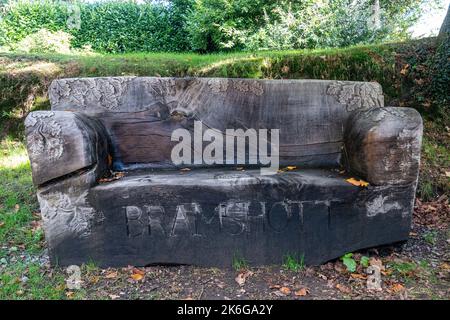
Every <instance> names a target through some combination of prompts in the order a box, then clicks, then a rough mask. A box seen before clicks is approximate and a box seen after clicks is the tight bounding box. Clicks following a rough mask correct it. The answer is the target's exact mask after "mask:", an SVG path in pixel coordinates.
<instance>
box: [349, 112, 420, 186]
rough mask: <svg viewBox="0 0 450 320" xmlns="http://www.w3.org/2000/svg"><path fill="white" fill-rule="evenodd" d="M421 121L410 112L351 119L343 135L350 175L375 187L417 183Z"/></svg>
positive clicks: (357, 115)
mask: <svg viewBox="0 0 450 320" xmlns="http://www.w3.org/2000/svg"><path fill="white" fill-rule="evenodd" d="M422 130H423V125H422V118H421V116H420V114H419V113H418V112H417V111H416V110H415V109H412V108H396V107H386V108H376V109H371V110H366V111H359V112H355V113H353V114H352V115H350V117H349V119H348V121H347V123H346V126H345V132H344V160H346V162H347V165H348V166H349V169H350V171H352V172H354V173H356V174H358V175H359V176H361V177H362V178H363V179H365V180H367V181H368V182H370V183H371V184H374V185H404V184H408V183H415V182H416V181H417V177H418V173H419V165H420V148H421V143H422Z"/></svg>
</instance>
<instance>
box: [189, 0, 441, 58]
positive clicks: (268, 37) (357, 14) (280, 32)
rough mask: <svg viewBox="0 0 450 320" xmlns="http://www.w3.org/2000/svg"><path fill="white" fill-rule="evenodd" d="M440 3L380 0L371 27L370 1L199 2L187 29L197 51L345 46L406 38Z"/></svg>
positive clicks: (243, 0)
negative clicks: (428, 10)
mask: <svg viewBox="0 0 450 320" xmlns="http://www.w3.org/2000/svg"><path fill="white" fill-rule="evenodd" d="M438 2H439V1H438V0H435V1H433V2H432V3H431V4H430V2H429V1H424V0H403V1H396V2H395V5H393V4H392V3H391V2H389V1H381V8H380V10H379V15H378V16H379V19H378V20H379V21H380V24H379V26H376V27H373V25H374V24H373V23H372V24H371V23H370V21H372V20H371V17H372V14H373V13H372V3H373V1H372V0H361V1H352V0H304V1H288V0H282V1H270V0H256V1H255V0H197V1H196V2H195V5H194V7H193V9H192V10H191V11H190V14H189V15H188V17H187V31H188V33H189V39H190V44H191V48H192V49H193V50H194V51H201V52H208V51H217V50H229V49H233V50H236V49H237V50H239V49H247V50H261V49H269V50H270V49H277V50H279V49H283V50H284V49H303V48H321V47H344V46H349V45H355V44H361V43H373V42H380V41H383V40H400V39H406V38H408V31H407V30H408V28H409V27H410V26H411V25H412V24H413V23H414V22H415V21H417V19H418V18H419V17H420V15H421V14H422V12H423V9H424V6H430V5H433V3H438Z"/></svg>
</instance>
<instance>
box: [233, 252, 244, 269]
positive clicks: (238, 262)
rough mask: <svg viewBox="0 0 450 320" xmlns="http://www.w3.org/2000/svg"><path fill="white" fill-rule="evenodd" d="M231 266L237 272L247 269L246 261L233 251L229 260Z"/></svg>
mask: <svg viewBox="0 0 450 320" xmlns="http://www.w3.org/2000/svg"><path fill="white" fill-rule="evenodd" d="M231 266H232V267H233V269H234V270H235V271H236V272H239V271H242V270H245V269H248V262H247V261H246V260H245V258H243V257H242V256H241V255H240V254H238V253H235V254H234V256H233V260H232V262H231Z"/></svg>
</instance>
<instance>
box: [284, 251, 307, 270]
mask: <svg viewBox="0 0 450 320" xmlns="http://www.w3.org/2000/svg"><path fill="white" fill-rule="evenodd" d="M283 268H284V269H286V270H290V271H295V272H297V271H300V270H302V269H304V268H305V258H304V255H301V256H300V257H298V255H292V254H287V255H285V256H284V258H283Z"/></svg>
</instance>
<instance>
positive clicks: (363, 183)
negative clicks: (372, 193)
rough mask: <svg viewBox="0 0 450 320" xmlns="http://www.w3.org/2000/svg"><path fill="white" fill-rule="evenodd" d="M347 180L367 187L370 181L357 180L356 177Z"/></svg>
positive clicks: (355, 184)
mask: <svg viewBox="0 0 450 320" xmlns="http://www.w3.org/2000/svg"><path fill="white" fill-rule="evenodd" d="M345 181H347V182H348V183H350V184H352V185H354V186H358V187H367V186H368V185H369V183H368V182H367V181H364V180H357V179H355V178H348V179H346V180H345Z"/></svg>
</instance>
